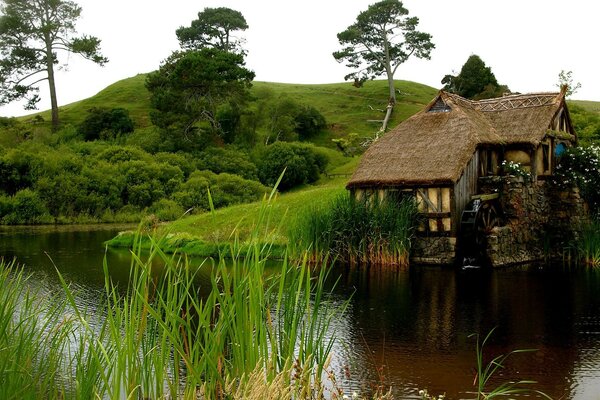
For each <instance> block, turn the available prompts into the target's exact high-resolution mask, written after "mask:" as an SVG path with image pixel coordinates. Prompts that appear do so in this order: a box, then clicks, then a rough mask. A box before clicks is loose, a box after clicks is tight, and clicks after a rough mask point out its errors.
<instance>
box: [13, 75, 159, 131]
mask: <svg viewBox="0 0 600 400" xmlns="http://www.w3.org/2000/svg"><path fill="white" fill-rule="evenodd" d="M145 80H146V74H138V75H136V76H134V77H131V78H127V79H123V80H120V81H117V82H115V83H113V84H112V85H110V86H108V87H106V88H105V89H103V90H101V91H100V92H98V93H97V94H96V95H94V96H92V97H89V98H87V99H84V100H81V101H77V102H75V103H70V104H67V105H64V106H62V107H59V117H60V120H61V123H62V124H64V125H67V124H71V125H77V124H79V123H81V122H82V121H83V120H84V119H85V117H86V116H87V112H88V110H89V109H90V108H92V107H104V108H117V107H122V108H125V109H127V110H129V114H130V116H131V118H132V119H133V121H134V123H135V126H136V128H144V127H147V126H150V125H151V123H150V115H149V111H150V93H149V92H148V91H147V90H146V88H145V87H144V82H145ZM59 95H60V93H59ZM33 115H41V116H42V118H44V120H45V121H47V122H48V124H49V121H50V120H51V116H50V110H46V111H43V112H40V113H37V114H33ZM31 117H32V115H28V116H25V117H21V118H20V119H23V120H28V119H30V118H31ZM48 126H49V125H48Z"/></svg>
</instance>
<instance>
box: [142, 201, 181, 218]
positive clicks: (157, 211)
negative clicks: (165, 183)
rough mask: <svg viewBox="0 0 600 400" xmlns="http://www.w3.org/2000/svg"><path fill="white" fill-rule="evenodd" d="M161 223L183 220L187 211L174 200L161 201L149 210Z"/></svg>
mask: <svg viewBox="0 0 600 400" xmlns="http://www.w3.org/2000/svg"><path fill="white" fill-rule="evenodd" d="M148 211H150V212H151V213H153V214H154V215H156V217H157V218H158V219H159V220H161V221H173V220H176V219H177V218H181V216H183V213H184V212H185V210H184V209H183V207H181V206H180V205H179V204H177V202H176V201H174V200H169V199H160V200H158V201H156V202H154V204H152V206H151V207H150V208H149V209H148Z"/></svg>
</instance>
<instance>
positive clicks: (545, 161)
mask: <svg viewBox="0 0 600 400" xmlns="http://www.w3.org/2000/svg"><path fill="white" fill-rule="evenodd" d="M542 165H543V166H544V172H548V171H550V146H549V145H547V144H542Z"/></svg>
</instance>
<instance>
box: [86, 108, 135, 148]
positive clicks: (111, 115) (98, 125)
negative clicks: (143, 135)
mask: <svg viewBox="0 0 600 400" xmlns="http://www.w3.org/2000/svg"><path fill="white" fill-rule="evenodd" d="M77 131H78V133H79V134H80V135H82V136H83V138H84V139H85V140H88V141H89V140H98V139H114V138H116V137H118V136H119V135H120V134H122V133H131V132H133V121H132V120H131V118H130V117H129V111H127V110H126V109H124V108H113V109H108V108H101V107H94V108H90V109H89V110H88V115H87V117H86V118H85V120H84V121H83V122H82V123H81V124H79V126H78V127H77Z"/></svg>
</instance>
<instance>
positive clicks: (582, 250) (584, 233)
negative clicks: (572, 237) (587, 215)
mask: <svg viewBox="0 0 600 400" xmlns="http://www.w3.org/2000/svg"><path fill="white" fill-rule="evenodd" d="M574 247H575V249H576V250H577V253H578V255H579V259H580V260H582V261H583V262H584V263H585V264H587V265H590V266H593V267H600V218H599V217H598V216H596V217H594V218H592V219H591V220H590V222H588V223H586V224H585V225H584V226H583V228H582V229H581V232H580V235H579V238H578V239H577V241H576V242H575V246H574Z"/></svg>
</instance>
